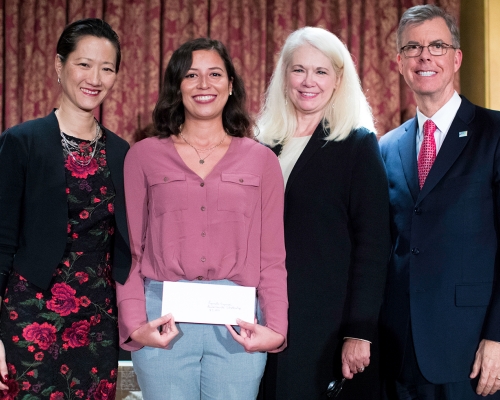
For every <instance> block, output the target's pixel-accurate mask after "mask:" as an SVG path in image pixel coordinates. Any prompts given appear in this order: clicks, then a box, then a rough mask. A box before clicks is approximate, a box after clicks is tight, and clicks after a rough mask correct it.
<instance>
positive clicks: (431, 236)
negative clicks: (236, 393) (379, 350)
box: [380, 97, 500, 384]
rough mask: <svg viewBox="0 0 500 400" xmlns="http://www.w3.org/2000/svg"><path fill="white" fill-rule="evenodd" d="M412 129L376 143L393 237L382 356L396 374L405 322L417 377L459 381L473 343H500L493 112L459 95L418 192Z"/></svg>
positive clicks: (498, 190) (498, 185)
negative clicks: (386, 182)
mask: <svg viewBox="0 0 500 400" xmlns="http://www.w3.org/2000/svg"><path fill="white" fill-rule="evenodd" d="M416 131H417V119H416V118H414V119H412V120H410V121H407V122H406V123H404V124H403V125H401V126H400V127H399V128H397V129H395V130H393V131H391V132H389V133H387V134H386V135H385V136H384V137H383V138H382V139H381V140H380V148H381V152H382V157H383V159H384V162H385V165H386V170H387V175H388V179H389V193H390V201H391V230H392V241H393V250H392V256H391V261H390V264H389V269H388V280H387V287H386V294H385V299H384V305H383V311H382V317H381V323H382V329H383V337H384V338H385V343H386V351H387V361H388V362H389V365H390V372H391V373H392V375H393V376H397V374H398V373H399V371H400V370H401V366H402V362H403V356H404V348H405V340H406V337H407V336H406V335H407V334H408V330H409V329H410V327H411V329H412V334H413V342H414V346H415V352H416V357H417V361H418V364H419V367H420V369H421V372H422V374H423V375H424V377H425V378H426V379H427V380H429V381H430V382H432V383H435V384H441V383H448V382H457V381H464V380H467V379H468V376H469V374H470V372H471V368H472V364H473V362H474V357H475V352H476V350H477V348H478V345H479V342H480V341H481V340H482V339H490V340H494V341H500V298H499V294H500V287H499V282H498V273H499V271H500V260H499V257H498V256H499V252H498V241H499V231H498V229H499V228H500V112H497V111H492V110H487V109H484V108H481V107H478V106H475V105H473V104H472V103H470V102H469V101H468V100H467V99H465V98H464V97H462V103H461V105H460V108H459V110H458V112H457V115H456V117H455V119H454V120H453V123H452V125H451V127H450V129H449V131H448V133H447V135H446V138H445V140H444V142H443V145H442V147H441V149H440V151H439V153H438V155H437V157H436V160H435V162H434V165H433V166H432V169H431V170H430V172H429V175H428V177H427V180H426V182H425V184H424V186H423V188H422V190H420V189H419V185H418V176H417V174H418V172H417V156H416V143H415V142H416V139H415V138H416ZM410 321H411V323H410Z"/></svg>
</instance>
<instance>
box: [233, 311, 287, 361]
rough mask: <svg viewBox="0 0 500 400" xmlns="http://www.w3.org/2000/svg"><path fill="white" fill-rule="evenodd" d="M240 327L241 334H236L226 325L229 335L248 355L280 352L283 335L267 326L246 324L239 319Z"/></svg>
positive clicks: (283, 339)
mask: <svg viewBox="0 0 500 400" xmlns="http://www.w3.org/2000/svg"><path fill="white" fill-rule="evenodd" d="M236 322H238V326H239V327H240V328H241V330H240V333H239V334H238V332H236V331H235V330H234V328H233V327H232V326H231V325H226V327H227V329H228V330H229V333H230V334H231V336H232V337H233V339H234V340H236V341H237V342H238V343H239V344H241V345H242V346H243V347H244V349H245V351H246V352H247V353H255V352H257V351H267V352H271V353H272V352H273V351H274V350H278V348H280V347H281V346H282V345H283V344H284V342H285V338H284V337H283V335H281V334H279V333H277V332H275V331H273V330H272V329H269V328H268V327H267V326H262V325H259V324H258V323H257V320H255V323H253V324H252V323H250V322H245V321H242V320H240V319H237V320H236Z"/></svg>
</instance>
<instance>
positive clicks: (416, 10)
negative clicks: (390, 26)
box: [396, 4, 460, 52]
mask: <svg viewBox="0 0 500 400" xmlns="http://www.w3.org/2000/svg"><path fill="white" fill-rule="evenodd" d="M434 18H443V19H444V22H446V26H448V29H449V30H450V33H451V40H452V45H453V47H455V48H457V49H458V48H460V32H459V30H458V25H457V21H456V20H455V17H453V15H451V14H449V13H447V12H446V11H444V10H443V9H442V8H439V7H438V6H435V5H434V4H425V5H421V6H414V7H411V8H409V9H408V10H406V11H405V12H404V13H403V16H402V17H401V20H400V21H399V27H398V32H397V36H396V46H397V48H398V52H400V51H401V46H402V43H401V38H402V36H403V32H404V31H405V29H406V28H407V27H408V26H411V25H419V24H421V23H423V22H425V21H429V20H431V19H434Z"/></svg>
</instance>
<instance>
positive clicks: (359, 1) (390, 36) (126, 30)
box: [0, 0, 460, 142]
mask: <svg viewBox="0 0 500 400" xmlns="http://www.w3.org/2000/svg"><path fill="white" fill-rule="evenodd" d="M426 2H427V1H423V0H420V1H419V0H378V1H373V0H291V1H290V0H0V26H1V27H2V29H1V30H0V72H1V74H0V94H1V98H0V125H1V128H2V131H3V130H4V129H6V128H8V127H10V126H13V125H15V124H18V123H20V122H22V121H25V120H28V119H32V118H36V117H41V116H44V115H46V114H47V113H48V112H49V111H50V110H51V109H52V108H54V107H57V105H58V96H59V94H60V89H59V86H58V84H57V76H56V73H55V69H54V58H55V47H56V43H57V39H58V37H59V35H60V34H61V32H62V30H63V28H64V26H65V25H66V24H68V23H70V22H73V21H75V20H77V19H81V18H86V17H97V18H102V19H104V20H105V21H107V22H108V23H109V24H110V25H111V26H112V27H113V28H114V29H115V31H116V32H117V33H118V35H119V36H120V41H121V44H122V65H121V67H120V72H119V74H118V80H117V82H116V84H115V87H114V89H113V91H112V92H111V94H110V95H109V97H108V98H107V99H106V100H105V102H104V104H103V105H102V107H101V109H100V110H98V115H97V117H98V118H99V119H100V121H101V122H102V123H103V124H104V125H105V126H106V127H107V128H109V129H111V130H112V131H114V132H116V133H118V134H119V135H121V136H122V137H124V138H125V139H127V140H128V141H130V142H133V141H134V135H135V132H136V131H137V130H138V129H140V128H141V127H144V126H146V125H147V124H149V123H150V122H151V113H152V110H153V108H154V105H155V102H156V99H157V97H158V92H159V88H160V84H161V79H162V77H163V73H164V71H165V67H166V65H167V63H168V60H169V59H170V56H171V55H172V52H173V51H174V50H175V49H176V48H177V47H178V46H179V45H180V44H182V43H184V42H185V41H187V40H189V39H192V38H196V37H200V36H209V37H211V38H214V39H219V40H221V41H222V42H223V43H224V44H225V45H226V46H227V47H228V49H229V52H230V54H231V56H232V57H233V60H234V63H235V65H236V69H237V71H238V72H239V73H240V74H241V75H242V77H243V79H244V82H245V85H246V89H247V92H248V107H249V110H250V111H251V112H252V114H253V115H254V116H255V115H256V113H257V112H258V110H259V107H260V104H261V101H262V96H263V94H264V92H265V89H266V87H267V84H268V82H269V79H270V77H271V74H272V71H273V68H274V66H275V64H276V61H277V59H278V52H279V49H280V48H281V46H282V44H283V42H284V40H285V39H286V37H287V36H288V34H289V33H290V32H292V31H293V30H295V29H297V28H300V27H303V26H321V27H323V28H326V29H328V30H330V31H331V32H333V33H335V34H336V35H337V36H338V37H339V38H340V39H341V40H343V41H344V42H345V43H346V44H347V46H348V48H349V50H350V52H351V54H352V56H353V58H354V60H355V62H356V65H357V68H358V72H359V76H360V79H361V83H362V86H363V89H364V91H365V94H366V96H367V97H368V100H369V102H370V104H371V106H372V109H373V113H374V116H375V118H376V126H377V131H378V133H379V134H383V133H385V132H387V131H388V130H390V129H393V128H394V127H396V126H398V125H399V124H401V122H403V121H404V120H406V119H408V118H409V117H411V116H413V115H414V112H415V103H414V100H413V97H412V94H411V92H410V91H409V89H408V88H407V86H406V84H405V83H404V81H403V80H402V78H401V77H400V74H399V72H398V67H397V63H396V48H395V47H396V44H395V43H396V30H397V26H398V21H399V18H400V17H401V14H402V13H403V12H404V11H405V10H406V9H407V8H408V7H411V6H413V5H416V4H425V3H426ZM433 3H436V4H438V5H440V6H442V7H443V8H445V9H446V10H447V11H449V12H450V13H452V14H453V15H454V16H455V17H456V18H457V20H458V17H459V12H460V1H459V0H441V1H433ZM456 84H457V87H458V82H456Z"/></svg>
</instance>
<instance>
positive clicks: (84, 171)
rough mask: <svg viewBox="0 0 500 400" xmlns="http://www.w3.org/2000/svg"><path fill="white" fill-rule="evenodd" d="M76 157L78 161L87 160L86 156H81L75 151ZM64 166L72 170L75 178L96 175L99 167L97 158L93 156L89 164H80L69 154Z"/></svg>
mask: <svg viewBox="0 0 500 400" xmlns="http://www.w3.org/2000/svg"><path fill="white" fill-rule="evenodd" d="M73 155H74V157H75V158H76V159H77V160H78V161H82V162H83V161H86V160H87V158H86V157H82V156H80V155H79V154H78V153H77V152H74V153H73ZM64 166H65V167H66V168H67V169H68V170H69V171H71V175H72V176H74V177H75V178H81V179H87V176H89V175H94V174H95V173H96V171H97V169H98V168H99V165H98V164H97V161H96V159H95V158H92V160H91V161H90V164H89V165H80V164H78V163H76V162H75V161H74V160H73V157H72V156H71V155H70V154H69V155H68V158H66V162H65V163H64Z"/></svg>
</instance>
